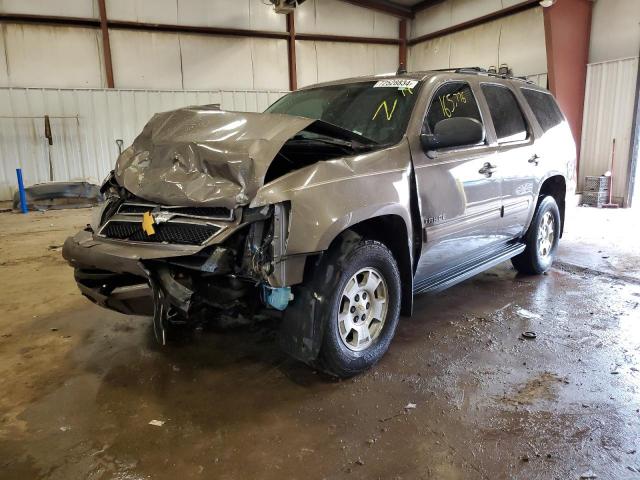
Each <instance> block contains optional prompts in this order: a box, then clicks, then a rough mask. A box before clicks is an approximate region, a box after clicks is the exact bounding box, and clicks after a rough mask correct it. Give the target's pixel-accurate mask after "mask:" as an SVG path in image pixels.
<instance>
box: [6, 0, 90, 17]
mask: <svg viewBox="0 0 640 480" xmlns="http://www.w3.org/2000/svg"><path fill="white" fill-rule="evenodd" d="M0 12H2V13H22V14H25V15H59V16H65V17H79V18H98V16H99V15H98V6H97V4H96V0H0Z"/></svg>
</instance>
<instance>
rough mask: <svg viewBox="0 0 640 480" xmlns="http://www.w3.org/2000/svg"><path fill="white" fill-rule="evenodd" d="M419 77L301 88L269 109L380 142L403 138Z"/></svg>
mask: <svg viewBox="0 0 640 480" xmlns="http://www.w3.org/2000/svg"><path fill="white" fill-rule="evenodd" d="M418 87H419V82H418V81H415V80H381V81H378V82H360V83H350V84H345V85H331V86H327V87H318V88H311V89H308V90H298V91H297V92H292V93H289V94H288V95H285V96H284V97H282V98H281V99H280V100H278V101H277V102H276V103H274V104H273V105H271V106H270V107H269V108H267V110H266V112H268V113H286V114H288V115H297V116H300V117H307V118H313V119H316V120H323V121H325V122H327V123H331V124H333V125H337V126H338V127H341V128H344V129H346V130H349V131H351V132H354V133H356V134H358V135H361V136H363V137H366V138H368V139H371V140H373V141H374V142H376V143H379V144H394V143H397V142H399V141H400V139H401V138H402V136H403V135H404V132H405V130H406V128H407V122H408V121H409V117H410V115H411V110H412V109H413V105H414V103H415V99H416V97H417V89H418Z"/></svg>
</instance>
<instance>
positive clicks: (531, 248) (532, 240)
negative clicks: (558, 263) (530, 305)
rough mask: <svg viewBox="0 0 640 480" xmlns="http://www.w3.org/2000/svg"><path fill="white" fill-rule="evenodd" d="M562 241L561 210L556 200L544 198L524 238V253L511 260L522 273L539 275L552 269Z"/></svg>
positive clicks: (549, 197)
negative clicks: (560, 240) (559, 243)
mask: <svg viewBox="0 0 640 480" xmlns="http://www.w3.org/2000/svg"><path fill="white" fill-rule="evenodd" d="M559 239H560V210H559V209H558V205H557V203H556V201H555V199H554V198H553V197H551V196H546V197H544V198H543V199H542V200H541V201H540V203H539V204H538V207H537V208H536V213H535V214H534V216H533V219H532V220H531V225H530V226H529V230H527V233H526V235H525V237H524V240H525V243H526V248H525V250H524V252H522V253H521V254H520V255H517V256H515V257H513V258H512V259H511V263H513V266H514V267H515V268H516V270H518V271H519V272H521V273H526V274H529V275H539V274H541V273H544V272H546V271H547V270H549V269H550V268H551V265H552V264H553V260H554V259H555V256H556V250H557V248H558V241H559Z"/></svg>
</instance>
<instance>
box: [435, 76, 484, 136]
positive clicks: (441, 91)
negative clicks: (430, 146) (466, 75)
mask: <svg viewBox="0 0 640 480" xmlns="http://www.w3.org/2000/svg"><path fill="white" fill-rule="evenodd" d="M459 117H469V118H473V119H474V120H478V121H479V122H480V123H482V117H481V116H480V110H479V109H478V103H477V102H476V98H475V97H474V96H473V92H472V91H471V87H469V84H468V83H466V82H450V83H445V84H444V85H442V86H441V87H440V88H438V90H437V91H436V94H435V95H434V96H433V99H432V100H431V105H429V111H428V113H427V118H426V124H427V126H428V128H429V131H430V132H433V128H434V127H435V126H436V123H438V122H439V121H440V120H444V119H445V118H459Z"/></svg>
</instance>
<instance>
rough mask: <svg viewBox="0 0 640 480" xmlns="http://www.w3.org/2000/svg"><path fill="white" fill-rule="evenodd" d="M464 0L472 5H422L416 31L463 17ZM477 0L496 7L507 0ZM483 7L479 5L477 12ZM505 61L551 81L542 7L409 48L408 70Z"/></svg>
mask: <svg viewBox="0 0 640 480" xmlns="http://www.w3.org/2000/svg"><path fill="white" fill-rule="evenodd" d="M463 3H464V4H465V5H467V6H471V2H468V1H467V2H462V1H460V0H455V1H454V0H449V1H448V2H443V3H440V4H438V5H436V6H433V7H430V8H427V9H425V10H423V11H422V12H420V13H419V14H417V15H416V18H415V20H414V21H413V24H412V36H414V37H416V36H419V34H420V35H421V34H425V33H433V32H434V31H437V30H439V29H441V28H446V27H449V26H451V25H455V24H457V23H459V22H460V21H464V19H466V17H460V15H459V13H460V12H458V10H457V9H458V8H459V7H461V6H462V4H463ZM473 5H474V8H475V7H477V8H480V7H482V6H484V7H486V8H489V11H494V10H497V9H500V6H501V5H502V4H501V3H500V0H492V1H484V0H483V1H481V2H480V1H479V2H474V4H473ZM483 11H484V10H482V9H480V10H478V12H477V14H478V15H479V14H480V13H482V12H483ZM456 12H458V13H456ZM467 13H468V12H467ZM460 14H461V13H460ZM458 17H459V18H458ZM524 32H526V34H525V33H524ZM503 63H506V64H507V65H509V67H511V68H512V69H513V74H514V75H517V76H527V77H528V78H529V77H531V78H530V79H532V80H534V81H535V82H536V83H538V84H539V85H541V86H543V87H546V83H547V78H546V77H547V75H546V72H547V51H546V45H545V36H544V19H543V14H542V7H537V8H532V9H530V10H526V11H524V12H521V13H518V14H515V15H510V16H508V17H504V18H500V19H498V20H494V21H491V22H487V23H484V24H482V25H478V26H476V27H472V28H467V29H465V30H461V31H459V32H455V33H451V34H449V35H443V36H440V37H437V38H434V39H431V40H427V41H425V42H421V43H418V44H417V45H413V46H411V47H410V48H409V59H408V64H409V70H429V69H438V68H452V67H483V68H489V67H490V66H496V67H497V66H499V65H500V64H503Z"/></svg>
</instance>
